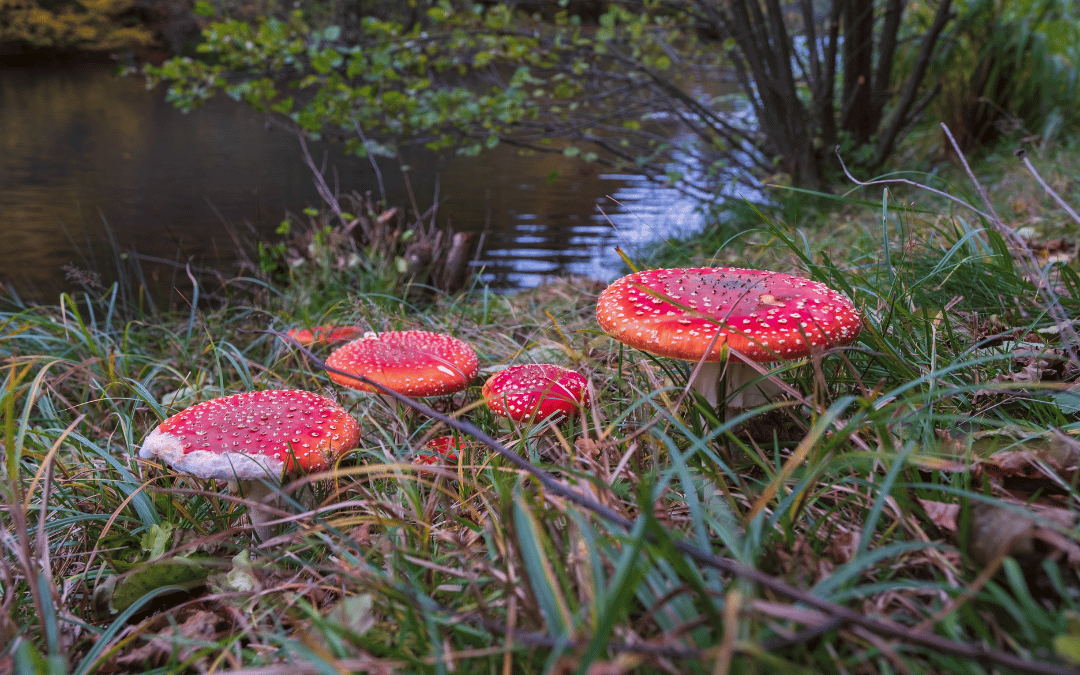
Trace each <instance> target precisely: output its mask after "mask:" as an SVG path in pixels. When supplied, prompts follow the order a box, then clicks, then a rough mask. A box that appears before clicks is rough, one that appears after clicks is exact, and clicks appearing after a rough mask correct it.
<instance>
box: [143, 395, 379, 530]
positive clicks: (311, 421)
mask: <svg viewBox="0 0 1080 675" xmlns="http://www.w3.org/2000/svg"><path fill="white" fill-rule="evenodd" d="M359 440H360V425H359V424H357V422H356V420H355V419H353V418H352V416H350V415H349V413H348V411H346V410H345V409H344V408H342V407H341V406H340V405H338V404H337V403H336V402H334V401H332V400H330V399H328V398H326V397H324V396H319V395H318V394H313V393H311V392H309V391H299V390H288V389H280V390H268V391H248V392H244V393H241V394H233V395H231V396H224V397H222V398H216V399H213V400H210V401H203V402H202V403H197V404H195V405H193V406H191V407H190V408H187V409H186V410H183V411H181V412H179V413H177V414H175V415H173V416H172V417H170V418H168V419H167V420H165V421H164V422H162V423H161V424H159V425H158V426H157V427H156V428H155V429H154V430H153V431H151V432H150V434H149V435H148V436H147V437H146V438H145V439H144V440H143V443H142V447H141V448H140V449H139V457H142V458H143V459H152V458H155V457H156V458H158V459H161V460H162V461H164V462H165V463H166V464H168V465H169V466H170V467H172V468H173V469H174V470H176V471H179V472H181V473H187V474H190V475H192V476H195V477H197V478H203V479H207V478H214V479H217V480H224V481H230V482H232V481H235V482H236V483H238V484H239V486H240V489H241V490H242V492H243V494H244V495H245V496H246V497H249V498H250V499H252V500H254V501H255V502H257V503H259V504H266V505H269V504H271V503H272V501H273V500H272V499H271V494H272V490H271V488H270V487H268V485H267V483H268V482H277V481H280V480H281V478H282V476H284V475H287V474H291V473H310V472H315V471H319V470H322V469H324V468H326V467H327V466H329V465H330V464H331V463H332V462H333V461H334V460H335V459H336V458H337V457H338V456H340V455H342V454H344V453H345V452H347V451H349V450H351V449H353V448H355V447H356V444H357V442H358V441H359ZM248 513H249V517H250V518H251V523H252V525H254V527H255V532H256V534H257V535H258V536H259V538H261V539H265V538H266V537H267V536H268V535H269V533H270V528H269V527H268V526H266V525H265V523H266V522H267V520H268V514H267V512H266V511H265V510H264V509H262V508H259V507H258V506H254V507H252V508H251V509H250V510H249V512H248Z"/></svg>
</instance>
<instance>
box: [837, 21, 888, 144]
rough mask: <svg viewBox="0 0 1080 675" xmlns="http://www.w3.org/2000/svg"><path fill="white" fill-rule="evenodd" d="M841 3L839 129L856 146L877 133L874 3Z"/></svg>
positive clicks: (864, 142) (866, 141) (867, 140)
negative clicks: (841, 89) (841, 38)
mask: <svg viewBox="0 0 1080 675" xmlns="http://www.w3.org/2000/svg"><path fill="white" fill-rule="evenodd" d="M835 1H838V2H839V1H843V2H844V50H843V52H844V94H843V99H842V102H841V117H840V128H841V129H842V130H843V131H847V132H849V133H850V134H851V136H852V139H853V140H854V141H855V143H857V144H858V145H864V144H866V143H869V142H870V138H871V137H872V136H873V135H874V132H875V131H876V130H877V127H878V122H879V120H878V119H877V116H876V114H875V106H874V95H873V91H872V86H873V79H872V77H873V76H872V73H873V68H874V0H835Z"/></svg>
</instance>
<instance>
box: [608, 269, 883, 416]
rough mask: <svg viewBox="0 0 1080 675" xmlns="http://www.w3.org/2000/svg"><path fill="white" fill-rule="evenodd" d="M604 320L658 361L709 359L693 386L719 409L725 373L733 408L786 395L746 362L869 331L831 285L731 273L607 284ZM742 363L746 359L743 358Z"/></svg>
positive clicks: (680, 273)
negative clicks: (761, 378) (752, 387)
mask: <svg viewBox="0 0 1080 675" xmlns="http://www.w3.org/2000/svg"><path fill="white" fill-rule="evenodd" d="M596 320H597V322H599V324H600V327H601V328H603V329H604V330H605V331H606V332H607V333H608V334H609V335H611V336H612V337H614V338H615V339H616V340H619V341H620V342H622V343H624V344H626V345H629V346H631V347H635V348H637V349H641V350H644V351H647V352H650V353H652V354H656V355H657V356H670V357H673V358H677V359H683V360H688V361H701V360H702V359H704V361H705V363H703V364H702V367H701V368H700V369H699V370H698V374H697V377H696V378H694V380H693V382H691V386H692V387H693V389H694V390H695V391H697V392H698V393H700V394H701V395H702V396H704V397H705V399H706V400H707V401H708V402H709V404H710V405H713V406H715V405H716V403H717V401H718V400H719V398H720V392H719V383H720V381H721V375H722V374H723V371H724V366H725V363H724V362H723V359H724V355H725V353H726V352H725V348H727V349H728V350H730V351H731V352H737V354H731V358H730V359H728V361H727V363H726V366H727V393H728V394H729V395H732V394H734V395H733V396H731V398H730V399H729V401H728V408H729V409H744V408H750V407H753V406H756V405H761V404H762V403H765V402H766V401H768V400H769V399H771V398H775V397H777V396H779V395H781V394H782V390H781V389H780V387H778V386H777V385H776V384H775V383H772V382H769V381H768V380H764V381H760V382H757V385H756V386H757V388H758V389H759V390H761V395H755V394H754V393H752V392H751V393H749V394H747V393H746V392H745V389H746V388H747V385H749V384H750V383H752V382H754V381H755V380H757V379H758V378H759V375H758V372H757V370H755V369H754V368H753V367H752V366H750V365H748V364H747V363H746V362H745V361H743V360H742V359H745V360H746V361H754V362H757V363H765V362H769V361H780V360H785V359H797V358H802V357H804V356H807V355H808V354H810V352H811V350H812V349H815V348H822V347H836V346H840V345H847V344H851V343H852V342H854V340H855V338H856V337H857V336H858V334H859V331H860V329H861V328H862V322H861V319H860V317H859V313H858V312H857V311H856V310H855V307H854V305H852V303H851V300H849V299H848V298H847V296H846V295H844V294H843V293H840V292H839V291H834V290H832V289H831V288H829V287H827V286H825V285H824V284H821V283H818V282H816V281H811V280H809V279H804V278H802V277H797V276H792V275H790V274H780V273H777V272H765V271H762V270H748V269H739V268H733V267H712V268H709V267H707V268H697V269H660V270H648V271H644V272H635V273H633V274H629V275H627V276H625V277H623V278H621V279H618V280H617V281H615V282H614V283H612V284H611V285H610V286H608V287H607V288H606V289H605V290H604V291H603V292H602V293H601V294H600V297H599V299H598V300H597V303H596ZM740 357H741V358H740Z"/></svg>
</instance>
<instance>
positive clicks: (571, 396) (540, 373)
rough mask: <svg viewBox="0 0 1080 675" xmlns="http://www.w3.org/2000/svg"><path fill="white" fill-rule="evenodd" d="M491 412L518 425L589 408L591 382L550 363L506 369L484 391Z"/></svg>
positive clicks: (490, 381)
mask: <svg viewBox="0 0 1080 675" xmlns="http://www.w3.org/2000/svg"><path fill="white" fill-rule="evenodd" d="M481 393H482V394H483V396H484V399H485V400H486V401H487V404H488V407H489V408H491V410H492V412H494V413H495V414H496V415H501V416H502V417H508V418H510V419H512V420H514V421H515V422H542V421H544V420H546V419H548V418H549V417H551V416H553V415H557V414H563V415H566V416H567V417H573V416H575V415H577V413H578V411H580V410H582V409H584V408H587V407H589V390H588V382H587V381H586V379H585V377H584V376H583V375H581V374H580V373H577V372H574V371H573V370H569V369H567V368H563V367H562V366H556V365H554V364H551V363H526V364H522V365H517V366H510V367H509V368H504V369H503V370H500V371H499V372H497V373H495V374H494V375H492V376H491V377H490V378H488V381H487V382H485V383H484V388H483V390H482V391H481Z"/></svg>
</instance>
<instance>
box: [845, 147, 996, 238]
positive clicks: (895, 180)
mask: <svg viewBox="0 0 1080 675" xmlns="http://www.w3.org/2000/svg"><path fill="white" fill-rule="evenodd" d="M835 152H836V158H837V159H838V160H839V161H840V168H841V169H843V170H844V175H845V176H847V179H848V180H849V181H851V182H852V183H855V184H856V185H858V186H860V187H867V186H870V185H894V184H896V183H901V184H903V185H911V186H913V187H917V188H920V189H922V190H926V191H927V192H932V193H934V194H936V195H938V196H939V197H944V198H945V199H948V200H951V201H954V202H956V203H957V204H959V205H960V206H963V207H964V208H965V209H971V210H972V211H974V212H975V213H976V214H978V215H980V216H982V217H983V218H985V219H987V220H992V219H993V217H992V216H991V215H990V214H989V213H983V212H982V211H980V210H979V209H977V208H975V207H974V206H972V205H971V204H969V203H967V202H966V201H964V200H963V199H960V198H959V197H954V196H952V195H951V194H949V193H948V192H943V191H941V190H938V189H936V188H932V187H930V186H929V185H924V184H923V183H916V182H915V181H913V180H908V179H907V178H881V179H878V180H870V181H861V180H859V179H857V178H855V176H852V175H851V172H850V171H848V168H847V165H846V164H844V158H843V157H841V156H840V146H839V145H838V146H836V148H835Z"/></svg>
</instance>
